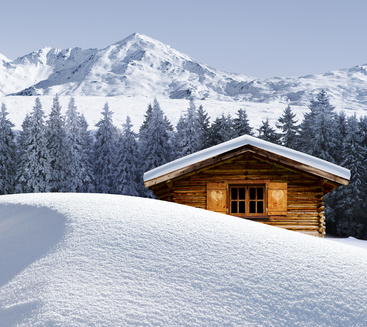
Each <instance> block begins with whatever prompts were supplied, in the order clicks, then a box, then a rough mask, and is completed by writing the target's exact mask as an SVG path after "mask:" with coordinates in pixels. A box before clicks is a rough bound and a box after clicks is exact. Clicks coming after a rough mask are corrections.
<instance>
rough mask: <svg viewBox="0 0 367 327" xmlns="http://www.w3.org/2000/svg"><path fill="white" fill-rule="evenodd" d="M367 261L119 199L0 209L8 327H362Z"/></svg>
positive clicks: (248, 224)
mask: <svg viewBox="0 0 367 327" xmlns="http://www.w3.org/2000/svg"><path fill="white" fill-rule="evenodd" d="M366 264H367V251H366V249H361V248H357V247H352V246H349V245H345V244H340V243H338V242H333V241H330V240H328V239H319V238H316V237H311V236H307V235H303V234H299V233H296V232H290V231H286V230H283V229H278V228H275V227H271V226H267V225H263V224H259V223H256V222H252V221H247V220H243V219H239V218H235V217H230V216H226V215H222V214H217V213H213V212H209V211H205V210H201V209H195V208H191V207H186V206H181V205H178V204H174V203H166V202H162V201H158V200H151V199H141V198H134V197H126V196H119V195H101V194H88V195H86V194H60V193H59V194H24V195H10V196H1V197H0V267H1V268H0V322H1V326H13V325H17V326H134V325H135V326H136V325H137V326H151V325H158V326H365V325H366V321H367V310H366V303H367V269H366Z"/></svg>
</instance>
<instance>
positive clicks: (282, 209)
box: [268, 183, 287, 216]
mask: <svg viewBox="0 0 367 327" xmlns="http://www.w3.org/2000/svg"><path fill="white" fill-rule="evenodd" d="M268 214H269V215H273V216H277V215H279V216H285V215H287V183H269V184H268Z"/></svg>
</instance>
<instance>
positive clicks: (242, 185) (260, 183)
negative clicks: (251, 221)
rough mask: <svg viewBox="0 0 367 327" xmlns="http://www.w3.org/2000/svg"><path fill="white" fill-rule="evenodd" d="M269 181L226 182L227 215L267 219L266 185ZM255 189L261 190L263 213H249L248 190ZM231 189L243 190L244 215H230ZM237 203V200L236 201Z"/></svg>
mask: <svg viewBox="0 0 367 327" xmlns="http://www.w3.org/2000/svg"><path fill="white" fill-rule="evenodd" d="M269 182H270V181H264V180H261V181H259V180H257V181H246V182H244V181H243V180H242V181H228V184H227V185H228V187H227V213H228V214H229V215H231V216H235V217H241V218H267V217H268V194H267V193H268V192H267V190H268V184H269ZM251 187H257V188H262V189H263V198H264V199H263V213H250V212H249V211H250V210H249V208H250V200H251V199H250V197H249V195H250V194H249V193H250V188H251ZM232 188H245V192H246V195H245V200H244V201H245V213H232V206H231V205H232V201H233V200H232V194H231V192H232ZM237 201H239V200H237ZM256 201H257V200H256Z"/></svg>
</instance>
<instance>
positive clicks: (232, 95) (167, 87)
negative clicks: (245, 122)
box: [0, 33, 367, 108]
mask: <svg viewBox="0 0 367 327" xmlns="http://www.w3.org/2000/svg"><path fill="white" fill-rule="evenodd" d="M321 89H325V90H326V91H327V92H328V94H329V95H330V97H331V99H332V100H333V102H334V103H335V104H336V105H339V106H341V107H342V108H345V107H349V108H361V106H365V105H367V91H366V90H367V65H360V66H354V67H352V68H349V69H341V70H334V71H329V72H327V73H324V74H316V75H306V76H301V77H273V78H267V79H256V78H251V77H248V76H246V75H242V74H236V73H227V72H224V71H221V70H218V69H215V68H212V67H210V66H208V65H206V64H204V63H199V62H197V61H195V60H194V59H192V58H191V57H190V56H188V55H186V54H184V53H182V52H179V51H177V50H175V49H173V48H172V47H171V46H169V45H166V44H164V43H162V42H160V41H157V40H155V39H153V38H151V37H149V36H146V35H143V34H139V33H134V34H131V35H129V36H128V37H126V38H124V39H122V40H120V41H118V42H115V43H113V44H112V45H109V46H107V47H105V48H103V49H97V48H90V49H82V48H79V47H75V48H68V49H63V50H60V49H55V48H50V47H44V48H42V49H40V50H38V51H35V52H32V53H30V54H27V55H25V56H22V57H19V58H17V59H15V60H13V61H12V60H9V59H7V58H6V57H5V56H3V55H1V54H0V96H1V95H2V96H8V95H13V96H14V95H17V96H39V95H49V96H50V95H51V96H52V95H55V94H60V95H65V96H128V97H135V96H144V97H147V98H152V97H156V96H159V97H165V98H171V99H188V98H191V97H193V98H196V99H200V100H204V99H215V100H225V101H246V102H265V103H270V102H274V101H275V102H284V103H290V104H294V105H307V103H309V100H310V99H311V98H312V97H314V96H315V95H316V94H317V93H318V92H319V91H320V90H321Z"/></svg>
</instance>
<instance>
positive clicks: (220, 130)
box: [210, 114, 234, 146]
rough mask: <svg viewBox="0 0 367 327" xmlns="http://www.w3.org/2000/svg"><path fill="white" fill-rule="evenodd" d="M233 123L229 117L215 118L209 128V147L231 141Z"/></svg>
mask: <svg viewBox="0 0 367 327" xmlns="http://www.w3.org/2000/svg"><path fill="white" fill-rule="evenodd" d="M232 127H233V121H232V117H231V115H228V116H227V117H226V116H225V115H224V114H222V116H220V117H217V118H216V119H215V120H214V122H213V123H212V124H211V126H210V145H211V146H213V145H216V144H220V143H223V142H226V141H229V140H231V139H233V137H234V134H233V128H232Z"/></svg>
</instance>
